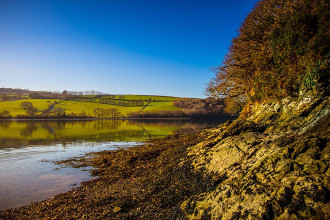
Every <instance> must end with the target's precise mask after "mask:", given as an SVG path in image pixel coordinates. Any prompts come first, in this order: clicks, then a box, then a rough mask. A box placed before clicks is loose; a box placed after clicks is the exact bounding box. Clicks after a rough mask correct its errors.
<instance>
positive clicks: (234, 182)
mask: <svg viewBox="0 0 330 220" xmlns="http://www.w3.org/2000/svg"><path fill="white" fill-rule="evenodd" d="M329 105H330V103H329V97H328V96H324V95H323V96H322V95H315V94H313V93H312V92H311V91H310V92H308V93H305V94H302V95H301V96H300V97H297V98H286V99H283V100H279V101H272V102H271V101H268V102H263V103H258V104H254V105H253V106H252V105H251V106H247V107H246V108H245V109H244V110H243V112H242V114H241V116H240V117H239V118H238V119H237V120H235V121H233V122H227V123H225V124H222V125H220V126H219V127H218V128H216V129H213V130H209V131H207V133H205V134H206V135H208V137H207V138H206V140H205V141H203V142H201V143H199V144H197V145H195V146H192V147H190V148H189V149H188V152H189V153H188V156H189V158H190V159H191V160H192V165H193V167H194V170H195V171H196V172H199V173H202V174H203V175H205V176H212V178H213V179H214V182H215V187H214V189H213V190H211V191H208V192H204V193H201V194H198V195H195V196H193V197H191V198H189V199H187V200H185V201H184V202H183V203H182V204H181V205H180V208H181V211H182V212H183V213H184V215H185V216H186V217H188V218H189V219H329V218H330V204H329V199H330V191H329V189H330V169H329V161H330V145H329V142H328V140H329V109H330V108H329Z"/></svg>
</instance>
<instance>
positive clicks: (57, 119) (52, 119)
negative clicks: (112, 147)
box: [0, 118, 194, 121]
mask: <svg viewBox="0 0 330 220" xmlns="http://www.w3.org/2000/svg"><path fill="white" fill-rule="evenodd" d="M105 120H107V121H109V120H194V119H192V118H104V119H98V118H1V119H0V121H105Z"/></svg>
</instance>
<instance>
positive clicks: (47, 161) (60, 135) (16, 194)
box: [0, 120, 220, 210]
mask: <svg viewBox="0 0 330 220" xmlns="http://www.w3.org/2000/svg"><path fill="white" fill-rule="evenodd" d="M219 123H220V122H213V123H210V122H191V121H177V120H166V121H165V120H163V121H161V120H144V121H143V120H107V121H47V120H40V121H0V210H4V209H8V208H16V207H21V206H24V205H27V204H29V203H30V202H32V201H40V200H43V199H46V198H50V197H52V196H55V195H57V194H59V193H62V192H66V191H68V190H70V189H72V188H74V187H77V186H79V184H80V183H81V182H83V181H87V180H90V179H91V178H93V177H92V176H91V175H90V173H89V169H91V168H90V167H84V168H72V167H68V166H64V165H57V164H55V163H54V161H57V160H63V159H67V158H70V157H77V156H82V155H84V154H86V153H89V152H97V151H102V150H116V149H118V148H121V147H131V146H136V145H140V144H142V142H143V141H145V140H148V139H153V138H161V137H164V136H166V135H171V134H177V133H191V132H194V131H199V130H202V129H205V128H211V127H215V126H216V125H218V124H219Z"/></svg>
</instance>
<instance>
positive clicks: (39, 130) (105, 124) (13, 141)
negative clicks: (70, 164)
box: [0, 120, 212, 149]
mask: <svg viewBox="0 0 330 220" xmlns="http://www.w3.org/2000/svg"><path fill="white" fill-rule="evenodd" d="M210 126H212V125H211V124H209V123H199V122H191V121H177V120H166V121H164V120H162V121H161V120H103V121H102V120H100V121H96V120H95V121H46V120H41V121H0V149H1V148H2V149H4V148H8V147H14V148H20V147H24V146H28V145H52V144H58V143H61V144H63V146H65V145H66V144H73V143H77V142H106V141H145V140H148V139H152V138H158V137H163V136H165V135H170V134H173V133H190V132H194V131H198V130H201V129H204V128H209V127H210Z"/></svg>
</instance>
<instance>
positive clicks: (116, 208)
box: [113, 206, 121, 213]
mask: <svg viewBox="0 0 330 220" xmlns="http://www.w3.org/2000/svg"><path fill="white" fill-rule="evenodd" d="M120 210H121V208H120V207H119V206H115V207H114V208H113V212H114V213H117V212H120Z"/></svg>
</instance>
